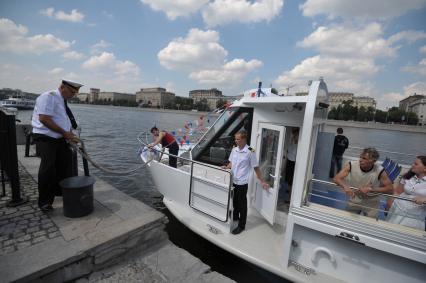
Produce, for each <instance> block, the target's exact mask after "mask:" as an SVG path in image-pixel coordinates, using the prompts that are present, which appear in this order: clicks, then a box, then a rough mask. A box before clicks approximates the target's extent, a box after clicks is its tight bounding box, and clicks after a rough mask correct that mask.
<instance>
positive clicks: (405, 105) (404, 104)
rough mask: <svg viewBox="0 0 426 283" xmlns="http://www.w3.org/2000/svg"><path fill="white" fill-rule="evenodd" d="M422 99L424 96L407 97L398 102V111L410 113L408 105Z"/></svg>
mask: <svg viewBox="0 0 426 283" xmlns="http://www.w3.org/2000/svg"><path fill="white" fill-rule="evenodd" d="M422 98H425V96H424V95H420V94H416V93H415V94H414V95H410V96H409V97H407V98H404V99H403V100H401V101H400V102H399V109H400V110H404V111H410V110H409V108H410V104H411V103H413V102H414V101H416V100H419V99H422Z"/></svg>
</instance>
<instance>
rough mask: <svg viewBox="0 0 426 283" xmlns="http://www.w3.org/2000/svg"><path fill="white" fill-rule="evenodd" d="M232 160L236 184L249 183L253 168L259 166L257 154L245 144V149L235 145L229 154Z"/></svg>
mask: <svg viewBox="0 0 426 283" xmlns="http://www.w3.org/2000/svg"><path fill="white" fill-rule="evenodd" d="M229 161H230V162H231V166H232V167H231V171H232V174H233V176H232V177H233V182H234V184H236V185H245V184H248V181H249V178H250V175H251V172H253V168H255V167H258V166H259V164H258V162H257V158H256V154H255V153H254V152H253V151H251V150H250V149H249V146H248V145H245V146H244V147H243V149H240V148H239V147H238V146H236V147H234V148H233V149H232V151H231V155H229Z"/></svg>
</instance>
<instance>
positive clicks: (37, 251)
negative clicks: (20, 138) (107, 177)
mask: <svg viewBox="0 0 426 283" xmlns="http://www.w3.org/2000/svg"><path fill="white" fill-rule="evenodd" d="M18 159H19V162H20V164H19V170H20V172H19V173H20V180H21V193H22V194H23V195H24V196H26V197H28V198H29V201H28V202H27V203H25V204H23V205H20V206H18V207H8V206H6V202H7V201H8V200H9V199H10V188H7V190H6V191H7V194H6V196H5V197H2V198H1V200H0V274H1V277H0V282H67V281H72V280H79V282H87V281H90V282H99V281H102V282H117V281H122V282H231V280H229V279H228V278H226V277H224V276H222V275H220V274H218V273H216V272H211V270H210V267H208V266H207V265H205V264H203V263H202V262H201V261H200V260H198V259H197V258H195V257H193V256H192V255H190V254H189V253H187V252H186V251H184V250H182V249H180V248H178V247H176V246H174V245H173V244H172V243H171V242H170V241H169V240H168V236H167V234H166V232H165V230H164V228H165V224H166V223H167V218H166V217H165V216H164V214H162V213H160V212H158V211H156V210H154V209H153V208H151V207H149V206H147V205H145V204H143V203H141V202H139V201H137V200H135V199H133V198H131V197H129V196H127V195H126V194H124V193H122V192H121V191H119V190H117V189H115V188H114V187H112V186H111V185H109V184H108V183H106V182H104V181H102V180H100V179H97V180H96V183H95V185H94V208H95V209H94V212H93V213H91V214H90V215H88V216H84V217H80V218H67V217H65V216H64V215H63V203H62V198H61V197H56V199H55V202H54V204H53V207H54V210H53V211H51V212H48V213H43V212H41V211H40V210H39V209H38V206H37V197H38V196H37V183H36V180H37V172H38V166H39V162H40V161H39V158H37V157H24V148H23V146H19V147H18Z"/></svg>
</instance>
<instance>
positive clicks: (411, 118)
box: [406, 112, 419, 125]
mask: <svg viewBox="0 0 426 283" xmlns="http://www.w3.org/2000/svg"><path fill="white" fill-rule="evenodd" d="M406 120H407V124H408V125H417V123H418V122H419V117H417V114H416V113H414V112H407V116H406Z"/></svg>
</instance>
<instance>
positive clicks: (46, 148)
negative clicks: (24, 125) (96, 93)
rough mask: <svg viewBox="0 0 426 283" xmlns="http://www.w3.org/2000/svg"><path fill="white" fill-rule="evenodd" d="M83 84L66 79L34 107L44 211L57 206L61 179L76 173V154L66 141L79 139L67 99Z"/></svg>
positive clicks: (39, 177) (42, 208) (40, 191)
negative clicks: (74, 157) (73, 153)
mask: <svg viewBox="0 0 426 283" xmlns="http://www.w3.org/2000/svg"><path fill="white" fill-rule="evenodd" d="M81 86H82V84H79V83H76V82H73V81H69V80H63V81H62V83H61V85H60V86H59V88H58V89H57V90H52V91H48V92H45V93H43V94H41V95H40V96H39V97H38V98H37V100H36V105H35V107H34V112H33V116H32V121H31V125H32V127H33V137H34V141H35V142H36V144H37V149H38V153H39V154H40V158H41V161H40V168H39V172H38V193H39V197H38V206H39V207H40V209H41V210H42V211H50V210H52V209H53V207H52V203H53V200H54V198H55V195H61V194H62V192H61V189H60V188H59V185H58V182H59V181H61V180H62V179H65V178H67V177H70V176H72V167H71V159H72V154H71V151H70V149H69V148H68V145H67V143H66V141H74V142H75V141H77V140H78V138H77V137H76V136H75V135H74V134H73V133H72V131H71V128H72V127H73V128H76V127H77V124H76V123H75V120H74V117H73V115H72V113H71V110H70V109H69V108H68V106H67V103H66V100H67V99H70V98H72V97H73V96H74V95H76V94H77V93H78V90H79V89H80V87H81Z"/></svg>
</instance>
